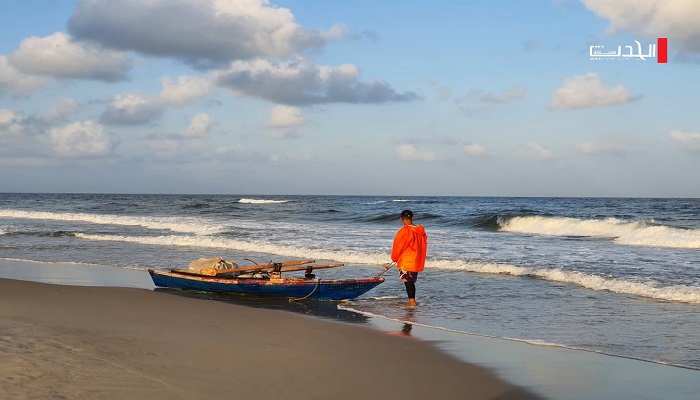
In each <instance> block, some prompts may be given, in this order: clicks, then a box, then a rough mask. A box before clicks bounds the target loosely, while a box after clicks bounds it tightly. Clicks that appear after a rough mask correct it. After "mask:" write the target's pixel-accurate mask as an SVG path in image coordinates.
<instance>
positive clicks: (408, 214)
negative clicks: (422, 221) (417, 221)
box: [401, 210, 413, 218]
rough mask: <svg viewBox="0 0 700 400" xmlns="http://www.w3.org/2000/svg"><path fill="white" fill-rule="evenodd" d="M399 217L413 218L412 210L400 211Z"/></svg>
mask: <svg viewBox="0 0 700 400" xmlns="http://www.w3.org/2000/svg"><path fill="white" fill-rule="evenodd" d="M401 218H413V211H411V210H403V211H401Z"/></svg>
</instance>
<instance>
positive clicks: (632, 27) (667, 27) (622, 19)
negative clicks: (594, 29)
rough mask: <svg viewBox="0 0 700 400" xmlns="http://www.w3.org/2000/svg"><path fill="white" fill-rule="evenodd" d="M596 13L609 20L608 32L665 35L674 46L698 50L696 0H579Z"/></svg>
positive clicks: (699, 10)
mask: <svg viewBox="0 0 700 400" xmlns="http://www.w3.org/2000/svg"><path fill="white" fill-rule="evenodd" d="M582 2H583V4H584V5H585V6H586V7H587V8H588V9H589V10H591V11H593V12H594V13H596V14H597V15H598V16H600V17H602V18H605V19H607V20H609V21H610V28H609V31H610V32H616V31H620V30H626V31H629V32H631V33H633V34H639V35H643V36H645V37H647V38H655V37H668V38H669V41H670V42H671V43H673V44H674V46H676V45H677V46H679V47H680V48H681V49H682V50H684V51H687V52H700V24H699V23H698V16H700V1H696V0H643V1H641V0H615V1H609V0H582Z"/></svg>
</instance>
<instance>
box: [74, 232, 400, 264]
mask: <svg viewBox="0 0 700 400" xmlns="http://www.w3.org/2000/svg"><path fill="white" fill-rule="evenodd" d="M75 236H76V237H77V238H79V239H84V240H95V241H113V242H126V243H137V244H144V245H153V246H178V247H201V248H215V249H228V250H236V251H243V252H251V253H268V254H276V255H279V256H284V257H294V258H305V259H307V258H311V259H315V260H329V261H338V262H343V263H352V264H366V265H378V264H384V263H386V261H387V258H388V256H387V254H385V253H377V254H368V253H362V252H357V251H350V250H325V249H312V248H308V247H303V246H287V245H282V244H274V243H268V242H263V241H243V240H234V239H226V238H220V237H211V236H178V235H174V236H120V235H92V234H85V233H76V235H75Z"/></svg>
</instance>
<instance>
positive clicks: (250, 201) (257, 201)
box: [238, 198, 289, 204]
mask: <svg viewBox="0 0 700 400" xmlns="http://www.w3.org/2000/svg"><path fill="white" fill-rule="evenodd" d="M238 202H239V203H244V204H282V203H289V200H267V199H246V198H243V199H240V200H238Z"/></svg>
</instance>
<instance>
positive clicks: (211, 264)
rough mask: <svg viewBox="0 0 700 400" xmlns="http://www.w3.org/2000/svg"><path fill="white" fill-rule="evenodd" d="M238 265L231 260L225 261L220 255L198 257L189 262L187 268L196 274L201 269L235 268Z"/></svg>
mask: <svg viewBox="0 0 700 400" xmlns="http://www.w3.org/2000/svg"><path fill="white" fill-rule="evenodd" d="M237 266H238V265H237V264H236V263H235V262H233V261H226V260H224V259H223V258H221V257H214V258H198V259H196V260H194V261H192V262H191V263H190V266H189V267H188V270H189V271H190V272H194V273H196V274H199V273H201V271H202V270H203V269H215V270H221V269H229V268H235V267H237Z"/></svg>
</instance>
